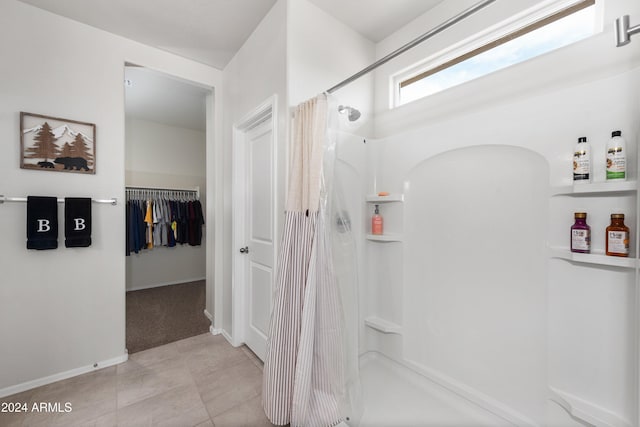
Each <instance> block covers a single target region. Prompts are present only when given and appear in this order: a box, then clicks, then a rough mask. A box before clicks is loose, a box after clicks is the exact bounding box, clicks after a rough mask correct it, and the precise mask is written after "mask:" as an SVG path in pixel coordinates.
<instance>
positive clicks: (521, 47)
mask: <svg viewBox="0 0 640 427" xmlns="http://www.w3.org/2000/svg"><path fill="white" fill-rule="evenodd" d="M594 3H595V0H583V1H579V2H577V3H576V2H574V4H573V5H571V6H569V7H566V8H564V9H562V10H559V11H555V12H553V13H551V14H548V15H547V16H543V17H541V18H540V17H537V18H536V17H531V16H530V17H529V21H528V22H524V23H523V22H520V23H517V24H516V25H518V26H517V27H516V28H515V29H514V28H513V24H512V25H511V27H512V28H511V29H506V30H505V29H503V30H502V31H495V32H494V33H493V34H492V35H489V36H485V37H483V41H481V42H480V43H478V42H477V41H476V43H475V44H476V45H478V44H480V45H479V46H478V47H475V48H474V47H473V46H471V43H469V44H467V50H464V48H462V49H457V50H456V53H454V55H455V56H454V57H453V58H451V53H449V59H448V58H447V57H446V54H445V55H440V56H439V58H436V59H434V60H432V61H429V63H427V64H426V65H425V64H423V65H422V66H421V67H414V68H413V69H411V70H410V71H408V72H404V73H402V74H401V75H398V76H396V77H395V78H394V79H393V82H394V86H395V99H394V101H395V102H394V105H395V106H399V105H403V104H406V103H408V102H411V101H415V100H416V99H420V98H424V97H426V96H429V95H433V94H435V93H438V92H441V91H443V90H446V89H449V88H451V87H454V86H457V85H460V84H462V83H465V82H468V81H470V80H473V79H476V78H478V77H481V76H484V75H486V74H489V73H492V72H494V71H498V70H501V69H503V68H506V67H508V66H510V65H514V64H517V63H520V62H523V61H526V60H527V59H531V58H534V57H536V56H539V55H542V54H544V53H547V52H550V51H552V50H555V49H558V48H561V47H563V46H567V45H569V44H572V43H575V42H576V41H579V40H582V39H584V38H587V37H589V36H590V35H592V34H594V32H595V7H594ZM499 32H502V34H497V33H499ZM505 32H506V33H505Z"/></svg>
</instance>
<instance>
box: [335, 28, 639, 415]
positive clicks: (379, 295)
mask: <svg viewBox="0 0 640 427" xmlns="http://www.w3.org/2000/svg"><path fill="white" fill-rule="evenodd" d="M606 36H607V37H605V36H604V35H600V36H596V37H595V38H594V39H590V40H586V41H584V42H581V43H578V44H577V45H574V46H572V47H571V48H570V49H564V50H559V51H556V52H552V53H550V54H547V55H546V56H545V57H542V58H538V59H536V60H534V61H532V62H531V63H528V64H522V65H521V66H516V67H513V68H512V69H507V70H504V71H501V72H498V73H496V74H495V75H492V76H487V77H485V78H484V79H483V80H482V81H476V82H472V84H471V85H463V86H462V87H457V88H454V89H450V90H449V92H448V93H443V94H440V95H436V96H434V97H433V99H431V100H425V101H424V102H422V103H421V104H420V105H419V106H415V105H411V104H409V105H407V106H404V107H400V108H398V109H396V111H393V112H391V113H385V114H382V115H380V116H377V117H376V118H375V119H374V120H373V130H371V131H370V132H369V134H357V133H356V132H353V131H351V130H350V128H353V127H354V125H353V124H350V123H348V121H347V119H346V116H343V117H342V118H341V119H340V120H342V123H341V127H342V130H341V131H339V132H338V136H337V140H338V147H337V157H338V161H337V165H336V174H337V181H338V182H340V183H341V185H342V187H343V191H344V193H345V197H344V200H345V201H346V205H347V212H348V217H349V220H350V223H351V226H352V230H353V232H354V235H355V240H356V247H357V258H358V266H359V267H358V270H359V276H360V280H359V287H358V293H359V302H358V307H357V308H355V307H345V310H346V311H349V310H357V311H358V312H359V315H358V316H359V319H358V325H359V326H358V327H359V336H360V340H359V355H360V374H361V377H360V380H361V386H362V387H361V389H362V408H363V409H364V412H363V415H362V419H361V420H356V421H359V424H360V425H363V426H378V425H380V426H381V425H395V426H405V425H406V426H414V425H415V426H423V425H424V426H426V425H433V426H443V425H526V426H535V425H549V426H573V425H576V426H580V425H598V426H629V427H630V426H635V425H638V399H639V394H638V360H639V359H638V348H637V343H638V332H639V330H638V314H639V313H638V310H639V307H638V292H637V286H638V234H637V232H638V215H637V211H638V198H637V190H638V184H637V178H638V166H637V165H638V161H637V140H638V136H639V131H640V121H639V120H638V117H640V96H639V95H640V84H639V83H640V68H639V67H638V63H637V55H636V56H635V58H636V59H635V60H633V61H628V62H624V61H625V60H624V59H622V58H628V57H627V56H624V55H628V54H629V53H628V52H626V53H622V54H621V53H620V52H616V51H615V48H613V47H612V48H611V49H608V48H605V46H607V43H608V45H609V46H611V45H612V44H613V43H612V40H611V39H610V37H609V36H610V34H607V35H606ZM594 46H595V47H597V48H602V52H605V53H604V54H603V57H604V59H603V57H601V59H602V62H601V64H602V63H604V65H602V68H603V69H608V70H609V71H608V72H605V71H603V70H597V69H596V67H597V66H598V61H596V60H594V59H592V60H587V65H586V66H593V67H594V68H593V69H591V70H589V71H588V72H582V71H580V67H577V66H575V65H573V66H572V65H570V63H571V61H572V58H573V57H578V55H582V54H583V53H584V52H586V51H588V50H589V49H593V48H594ZM585 57H586V56H585ZM558 64H566V66H567V68H565V69H564V70H563V71H562V72H561V73H559V74H560V75H558V74H556V75H554V76H551V75H548V74H545V75H542V76H540V77H539V78H538V79H537V81H536V80H533V81H531V80H530V81H526V82H525V77H527V76H529V78H531V76H535V74H536V73H537V72H539V71H540V70H545V69H546V70H554V69H556V67H558ZM551 66H553V67H551ZM612 69H615V71H614V72H611V70H612ZM550 72H551V71H550ZM376 79H384V74H382V75H378V76H377V77H376ZM505 83H512V84H513V85H512V86H511V90H510V91H511V93H509V91H503V90H502V89H498V90H497V92H498V93H496V91H491V88H492V87H502V86H501V85H504V84H505ZM336 96H337V98H338V99H340V100H341V101H347V100H346V99H345V97H341V96H340V93H339V92H338V93H337V94H336ZM474 96H477V98H474ZM457 97H464V98H465V99H470V100H471V101H470V104H471V105H469V106H466V107H464V108H456V109H455V110H453V109H452V110H451V111H442V110H438V108H437V107H438V105H439V104H440V105H447V103H451V102H455V101H454V100H455V99H456V98H457ZM402 115H405V117H402ZM614 130H622V132H623V135H624V136H625V138H626V140H627V149H628V157H627V162H628V178H627V180H626V181H624V182H606V179H605V159H606V155H605V154H606V152H605V147H606V142H607V140H608V139H609V137H610V135H611V132H612V131H614ZM369 135H374V137H373V138H371V137H369ZM580 136H588V138H589V141H590V142H591V144H592V150H593V154H592V158H593V160H592V162H593V180H592V183H591V184H587V185H582V186H579V187H576V188H574V186H573V185H572V156H573V151H572V150H573V147H574V145H575V143H576V142H577V140H578V137H580ZM381 191H384V192H388V193H389V195H388V196H378V195H377V194H378V192H381ZM374 204H378V205H379V206H380V213H381V214H382V216H383V218H384V234H383V235H382V236H377V235H372V234H370V233H371V231H370V227H371V216H372V215H373V211H374ZM574 212H587V213H588V223H589V224H590V226H591V229H592V253H591V254H587V255H583V254H572V253H571V252H570V250H569V237H570V227H571V225H572V224H573V214H574ZM612 213H624V214H625V222H626V224H627V225H628V226H629V227H630V228H631V241H632V243H631V254H630V256H629V258H618V257H607V256H605V255H604V245H605V228H606V227H607V225H609V217H610V214H612ZM356 418H357V417H356ZM352 424H358V422H353V423H352Z"/></svg>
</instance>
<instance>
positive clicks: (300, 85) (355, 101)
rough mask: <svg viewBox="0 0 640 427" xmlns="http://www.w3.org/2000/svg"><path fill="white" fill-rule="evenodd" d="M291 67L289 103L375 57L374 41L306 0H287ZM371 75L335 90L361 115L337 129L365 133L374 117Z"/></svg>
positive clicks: (343, 119) (307, 96) (339, 101)
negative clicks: (372, 113) (354, 120)
mask: <svg viewBox="0 0 640 427" xmlns="http://www.w3.org/2000/svg"><path fill="white" fill-rule="evenodd" d="M288 7H289V18H288V20H287V26H288V36H287V67H288V68H287V69H288V85H289V105H290V106H292V107H294V106H296V105H298V104H300V103H301V102H304V101H306V100H307V99H310V98H313V97H314V96H316V95H318V94H319V93H322V92H324V91H326V90H327V89H329V88H330V87H333V86H334V85H336V84H338V83H340V82H341V81H342V80H344V79H346V78H347V77H349V76H351V75H352V74H355V73H356V72H358V71H360V70H362V69H363V68H365V67H366V66H368V65H369V64H371V63H372V62H373V61H374V56H375V45H374V43H372V42H371V41H370V40H368V39H366V38H365V37H363V36H362V35H360V34H359V33H357V32H355V31H354V30H353V29H351V28H349V27H348V26H346V25H345V24H343V23H342V22H340V21H338V20H337V19H335V18H334V17H333V16H331V15H329V14H327V13H326V12H324V11H323V10H322V9H320V8H319V7H317V6H316V5H315V4H313V3H311V2H309V1H306V0H289V1H288ZM372 85H373V76H371V75H369V76H365V77H363V78H361V79H359V80H357V81H355V82H353V83H351V84H349V85H348V86H345V87H344V88H343V89H340V90H338V91H336V92H334V94H333V97H334V102H335V104H336V107H337V105H339V104H344V105H350V106H352V107H355V108H357V109H358V110H359V111H360V112H361V113H362V116H361V117H360V119H359V120H358V121H356V122H349V121H348V120H346V116H340V117H339V121H338V124H339V127H340V128H342V129H345V130H348V131H349V132H352V133H360V134H367V133H369V131H370V127H371V121H372V115H371V112H372V103H373V86H372Z"/></svg>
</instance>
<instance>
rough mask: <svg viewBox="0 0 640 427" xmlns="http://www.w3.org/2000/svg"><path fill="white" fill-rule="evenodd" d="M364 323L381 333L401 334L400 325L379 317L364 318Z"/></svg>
mask: <svg viewBox="0 0 640 427" xmlns="http://www.w3.org/2000/svg"><path fill="white" fill-rule="evenodd" d="M364 324H365V325H367V326H368V327H370V328H371V329H375V330H376V331H378V332H382V333H383V334H396V335H402V326H400V325H398V324H397V323H393V322H389V321H388V320H384V319H380V318H379V317H375V316H371V317H367V318H365V319H364Z"/></svg>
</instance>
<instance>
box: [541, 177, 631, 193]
mask: <svg viewBox="0 0 640 427" xmlns="http://www.w3.org/2000/svg"><path fill="white" fill-rule="evenodd" d="M637 190H638V182H637V181H635V180H634V181H610V182H594V183H591V184H578V185H559V186H555V187H551V195H552V196H594V195H606V194H614V195H615V194H617V193H632V192H636V191H637Z"/></svg>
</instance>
